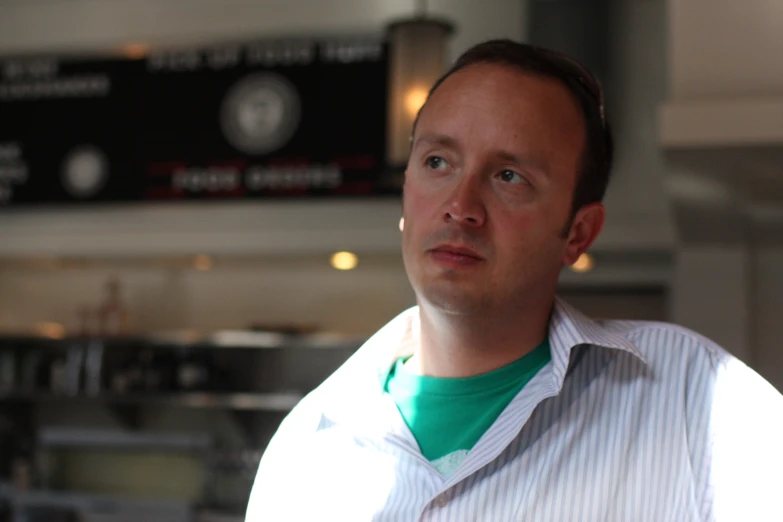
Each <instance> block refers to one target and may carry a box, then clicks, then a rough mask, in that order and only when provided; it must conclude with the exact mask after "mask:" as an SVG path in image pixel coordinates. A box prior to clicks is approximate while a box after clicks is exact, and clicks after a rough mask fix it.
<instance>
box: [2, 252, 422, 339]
mask: <svg viewBox="0 0 783 522" xmlns="http://www.w3.org/2000/svg"><path fill="white" fill-rule="evenodd" d="M328 261H329V258H328V256H327V255H323V256H314V257H309V256H308V257H296V256H285V257H278V258H267V259H263V260H254V261H253V262H248V263H240V264H237V263H233V264H232V265H230V266H225V265H221V261H220V259H218V260H217V261H216V266H215V268H214V269H213V270H211V271H209V272H198V271H196V270H193V269H185V268H175V269H167V268H165V267H162V266H160V265H158V266H156V265H143V264H139V263H134V262H133V260H131V261H129V262H127V263H122V264H116V263H115V264H114V265H113V266H109V267H106V266H104V267H100V266H99V267H88V268H82V269H79V268H70V269H69V268H66V269H49V270H47V269H31V268H6V269H5V270H0V289H2V290H1V291H0V331H9V330H12V331H29V330H30V328H31V327H33V326H35V324H37V323H39V322H43V321H46V322H54V323H58V324H62V325H64V326H65V327H66V328H67V329H68V331H69V332H71V333H76V332H78V328H79V320H78V315H77V311H78V308H79V307H81V306H90V307H97V306H98V305H99V303H100V302H101V301H102V300H103V298H104V289H105V283H106V281H107V280H108V279H109V278H110V277H111V276H113V275H116V276H118V277H119V278H120V280H121V282H122V284H123V288H124V292H123V296H124V301H125V303H126V305H127V307H128V309H129V311H130V314H131V327H132V328H133V331H134V332H138V333H145V332H155V331H161V330H180V329H181V330H190V331H196V332H200V333H209V332H211V331H214V330H216V329H231V328H249V327H251V326H253V325H258V324H267V325H268V324H296V325H303V326H313V327H317V328H318V329H320V330H327V331H331V332H338V333H342V334H348V335H354V334H355V335H369V334H371V333H372V332H373V331H374V330H376V329H377V328H379V327H380V326H382V325H383V324H384V323H385V322H387V321H388V320H389V319H391V318H392V317H394V316H395V315H396V314H398V313H399V312H401V311H402V310H404V309H405V308H407V307H409V306H412V305H413V304H414V302H415V298H414V296H413V291H412V290H411V288H410V285H409V284H408V280H407V278H406V276H405V272H404V270H403V268H402V260H401V259H400V258H399V256H396V257H395V256H388V257H384V256H375V257H372V256H370V257H369V258H368V257H364V256H363V257H362V258H361V259H360V264H359V266H358V267H357V268H356V269H355V270H352V271H350V272H339V271H337V270H335V269H333V268H332V267H331V266H329V262H328Z"/></svg>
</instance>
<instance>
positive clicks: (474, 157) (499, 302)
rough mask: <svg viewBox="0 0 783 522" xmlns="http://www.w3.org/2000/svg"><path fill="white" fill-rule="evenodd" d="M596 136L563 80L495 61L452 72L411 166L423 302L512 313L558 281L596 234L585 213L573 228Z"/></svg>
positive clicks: (408, 243)
mask: <svg viewBox="0 0 783 522" xmlns="http://www.w3.org/2000/svg"><path fill="white" fill-rule="evenodd" d="M584 143H585V130H584V123H583V119H582V115H581V112H580V109H579V107H578V105H577V102H576V101H575V100H574V99H573V97H572V95H571V94H570V93H569V92H568V90H567V89H566V88H565V87H564V86H562V85H561V84H559V83H558V82H557V81H555V80H552V79H547V78H542V77H539V76H534V75H530V74H526V73H524V72H522V71H518V70H515V69H512V68H509V67H505V66H500V65H490V64H478V65H471V66H468V67H466V68H464V69H462V70H460V71H458V72H456V73H454V74H453V75H451V76H450V77H449V78H447V79H446V80H445V81H444V82H443V83H442V84H441V85H440V86H439V87H438V89H436V90H435V92H434V93H433V95H432V96H431V97H430V99H429V100H428V101H427V104H426V105H425V106H424V108H423V109H422V112H421V114H420V116H419V120H418V124H417V127H416V131H415V134H414V137H413V145H412V150H411V156H410V159H409V162H408V168H407V170H406V176H405V188H404V197H403V217H404V228H403V236H402V251H403V260H404V262H405V268H406V270H407V272H408V277H409V279H410V281H411V284H412V286H413V288H414V290H415V292H416V295H417V297H418V299H419V302H420V303H422V304H429V305H431V306H434V307H436V308H438V309H440V310H443V311H446V312H449V313H454V314H471V313H475V312H482V313H487V312H490V313H491V312H492V311H493V310H495V311H498V312H499V313H507V312H511V311H512V310H515V309H520V308H523V307H525V306H526V305H527V304H529V303H534V302H536V300H538V299H546V296H547V295H549V294H551V293H553V292H554V289H555V287H556V284H557V278H558V276H559V273H560V270H561V268H562V266H563V263H564V262H567V263H573V261H575V259H576V257H578V255H579V254H581V251H582V250H584V249H586V248H587V246H589V242H591V241H592V239H590V238H587V239H589V241H587V243H588V244H587V245H583V244H582V243H583V242H584V241H582V242H580V241H578V239H579V238H578V237H577V241H575V234H574V231H575V230H576V231H577V232H576V236H580V233H579V230H581V232H582V234H581V236H584V230H583V229H580V227H582V226H583V224H584V223H582V221H584V219H582V217H583V216H581V214H579V215H578V216H577V219H576V220H575V223H574V225H572V227H571V230H570V231H568V233H567V234H565V235H564V233H563V231H564V228H565V227H566V226H567V224H568V223H569V218H570V211H571V202H572V197H573V192H574V186H575V184H576V181H577V175H578V174H577V173H578V170H579V168H580V165H581V157H582V152H583V150H584ZM580 212H581V211H580ZM600 213H601V216H600V218H601V219H600V221H601V223H602V222H603V221H602V219H603V213H602V209H601V211H600ZM588 221H589V220H588ZM598 229H600V223H599V224H598ZM588 235H589V234H588ZM595 235H597V231H595ZM566 236H568V237H566ZM581 236H580V237H581ZM585 237H586V236H585ZM592 238H594V235H593V236H592ZM583 239H584V238H583Z"/></svg>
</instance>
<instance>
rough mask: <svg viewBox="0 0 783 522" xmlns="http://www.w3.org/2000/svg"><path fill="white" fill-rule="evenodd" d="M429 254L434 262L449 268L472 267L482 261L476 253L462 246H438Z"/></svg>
mask: <svg viewBox="0 0 783 522" xmlns="http://www.w3.org/2000/svg"><path fill="white" fill-rule="evenodd" d="M429 254H430V256H432V258H433V259H434V260H435V261H436V262H438V263H440V264H443V265H447V266H450V267H455V266H456V267H464V266H472V265H476V264H478V263H481V262H483V261H484V258H483V257H481V255H480V254H479V253H478V252H476V251H475V250H473V249H472V248H468V247H465V246H462V245H439V246H437V247H435V248H433V249H431V250H430V251H429Z"/></svg>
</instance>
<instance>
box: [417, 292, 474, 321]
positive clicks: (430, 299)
mask: <svg viewBox="0 0 783 522" xmlns="http://www.w3.org/2000/svg"><path fill="white" fill-rule="evenodd" d="M416 294H417V297H418V301H419V303H420V304H421V305H423V306H426V307H427V308H430V309H432V310H437V311H438V312H441V313H443V314H446V315H455V316H469V315H474V314H477V313H479V312H481V311H482V310H486V309H487V307H486V302H485V300H483V299H481V298H479V297H477V296H475V295H471V294H469V293H467V292H459V293H457V292H454V291H451V292H444V291H443V290H441V289H427V290H424V291H421V292H416Z"/></svg>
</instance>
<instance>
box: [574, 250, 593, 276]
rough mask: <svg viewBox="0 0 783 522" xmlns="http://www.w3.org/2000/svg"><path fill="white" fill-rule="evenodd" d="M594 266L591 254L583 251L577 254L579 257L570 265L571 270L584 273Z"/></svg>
mask: <svg viewBox="0 0 783 522" xmlns="http://www.w3.org/2000/svg"><path fill="white" fill-rule="evenodd" d="M594 266H595V260H594V259H593V256H591V255H590V254H588V253H586V252H585V253H584V254H582V255H581V256H579V259H577V260H576V262H575V263H574V264H573V265H571V270H573V271H574V272H579V273H584V272H589V271H590V270H592V269H593V267H594Z"/></svg>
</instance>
